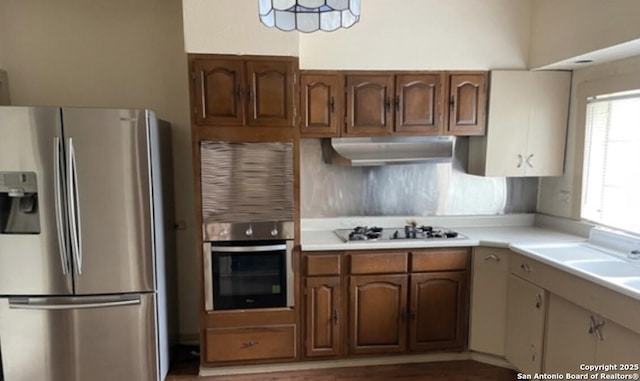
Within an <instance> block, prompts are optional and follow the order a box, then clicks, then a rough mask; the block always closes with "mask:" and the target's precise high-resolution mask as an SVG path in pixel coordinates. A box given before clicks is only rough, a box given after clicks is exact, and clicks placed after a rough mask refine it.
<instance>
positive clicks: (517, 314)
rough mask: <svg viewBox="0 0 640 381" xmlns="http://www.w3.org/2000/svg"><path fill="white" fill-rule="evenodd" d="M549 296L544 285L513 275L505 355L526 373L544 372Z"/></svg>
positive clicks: (508, 295) (509, 286) (510, 281)
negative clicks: (547, 301) (546, 311)
mask: <svg viewBox="0 0 640 381" xmlns="http://www.w3.org/2000/svg"><path fill="white" fill-rule="evenodd" d="M546 299H547V297H546V291H545V290H544V289H543V288H541V287H538V286H536V285H535V284H533V283H529V282H527V281H526V280H523V279H521V278H519V277H517V276H515V275H513V274H511V275H509V283H508V292H507V325H506V326H507V336H506V340H505V355H506V356H505V357H506V358H507V360H508V361H509V362H510V363H511V364H512V365H513V366H515V367H516V368H517V369H518V370H520V371H521V372H523V373H529V374H531V373H539V372H541V371H542V354H543V352H542V350H543V347H542V346H543V343H544V328H545V310H546Z"/></svg>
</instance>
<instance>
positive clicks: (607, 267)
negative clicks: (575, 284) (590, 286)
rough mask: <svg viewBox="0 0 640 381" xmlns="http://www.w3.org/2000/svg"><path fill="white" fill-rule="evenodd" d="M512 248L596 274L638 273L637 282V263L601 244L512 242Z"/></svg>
mask: <svg viewBox="0 0 640 381" xmlns="http://www.w3.org/2000/svg"><path fill="white" fill-rule="evenodd" d="M512 248H513V249H514V250H515V251H520V252H523V251H524V252H525V253H531V254H534V255H535V256H537V257H540V258H541V259H545V260H546V261H548V262H555V263H558V264H560V265H564V266H567V267H569V268H573V269H575V270H578V271H581V272H585V273H588V274H591V275H594V276H596V277H603V278H632V277H637V278H638V285H639V286H640V263H636V262H631V261H629V260H627V259H626V257H625V254H624V253H621V252H616V251H612V250H609V249H607V248H600V247H598V246H594V245H592V244H589V243H587V242H573V243H558V244H546V245H514V246H513V247H512Z"/></svg>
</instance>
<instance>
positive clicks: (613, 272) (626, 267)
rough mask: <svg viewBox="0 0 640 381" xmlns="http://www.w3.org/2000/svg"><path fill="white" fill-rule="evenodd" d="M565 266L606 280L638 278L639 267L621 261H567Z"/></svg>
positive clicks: (639, 275) (639, 276)
mask: <svg viewBox="0 0 640 381" xmlns="http://www.w3.org/2000/svg"><path fill="white" fill-rule="evenodd" d="M566 264H567V265H568V266H570V267H573V268H575V269H578V270H582V271H585V272H588V273H591V274H593V275H596V276H601V277H606V278H621V277H638V278H640V267H639V266H636V265H633V264H630V263H627V262H625V261H622V260H616V261H611V260H593V261H569V262H566ZM638 281H640V279H638Z"/></svg>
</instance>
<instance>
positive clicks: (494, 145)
mask: <svg viewBox="0 0 640 381" xmlns="http://www.w3.org/2000/svg"><path fill="white" fill-rule="evenodd" d="M530 81H531V77H530V75H529V72H527V71H516V70H514V71H496V72H492V73H491V102H489V131H488V134H487V137H486V145H487V146H486V150H485V152H484V155H486V159H485V158H477V160H486V164H485V166H486V167H485V171H484V173H483V175H486V176H524V175H525V167H526V165H525V155H526V152H527V139H528V132H527V131H528V121H529V109H530V103H531V101H530V95H531V94H530V93H529V88H530ZM470 155H471V154H470Z"/></svg>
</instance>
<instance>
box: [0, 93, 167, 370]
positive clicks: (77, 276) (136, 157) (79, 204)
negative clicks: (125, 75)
mask: <svg viewBox="0 0 640 381" xmlns="http://www.w3.org/2000/svg"><path fill="white" fill-rule="evenodd" d="M170 163H171V151H170V135H169V126H168V124H166V123H164V122H161V121H158V120H157V119H156V117H155V115H154V113H153V112H151V111H148V110H125V109H90V108H64V107H62V108H61V107H9V106H7V107H5V106H2V107H0V355H1V358H2V366H1V368H2V372H0V373H3V374H4V380H5V381H34V380H38V381H88V380H91V381H100V380H105V381H107V380H109V381H113V380H124V381H129V380H130V381H147V380H149V381H155V380H164V377H165V375H166V373H167V370H168V365H169V362H168V321H167V304H166V281H165V250H166V247H167V245H170V242H169V240H170V237H171V234H172V222H171V221H170V218H169V216H170V215H171V213H172V211H171V208H172V206H171V205H172V204H171V197H169V196H170V195H172V192H171V189H170V188H171V166H170ZM0 379H2V377H1V376H0Z"/></svg>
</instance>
